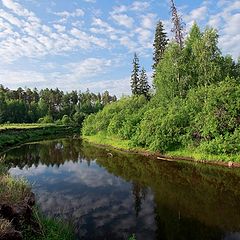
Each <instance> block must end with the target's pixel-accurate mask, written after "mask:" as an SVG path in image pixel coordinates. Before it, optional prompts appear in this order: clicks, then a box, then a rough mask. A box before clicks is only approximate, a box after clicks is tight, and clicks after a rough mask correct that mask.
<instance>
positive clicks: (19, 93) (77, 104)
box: [0, 85, 117, 125]
mask: <svg viewBox="0 0 240 240" xmlns="http://www.w3.org/2000/svg"><path fill="white" fill-rule="evenodd" d="M116 100H117V98H116V96H110V94H109V92H108V91H105V92H104V93H103V94H100V93H98V94H94V93H91V92H89V90H87V91H86V92H77V91H72V92H70V93H68V92H67V93H64V92H63V91H60V90H59V89H58V88H57V89H48V88H46V89H43V90H40V91H39V90H37V89H36V88H35V89H29V88H26V89H22V88H18V89H17V90H10V89H8V88H5V87H4V86H2V85H0V123H36V122H39V123H53V122H56V123H59V124H75V125H81V123H82V121H83V119H84V118H85V117H86V116H87V115H89V114H91V113H96V112H98V111H99V110H101V109H102V108H103V107H104V106H105V105H106V104H108V103H111V102H114V101H116Z"/></svg>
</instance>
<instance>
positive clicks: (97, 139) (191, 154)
mask: <svg viewBox="0 0 240 240" xmlns="http://www.w3.org/2000/svg"><path fill="white" fill-rule="evenodd" d="M84 139H86V140H87V141H89V142H90V143H95V144H103V145H109V146H112V147H115V148H118V149H123V150H129V151H134V152H140V153H141V152H144V153H145V152H147V153H149V154H154V152H152V151H151V150H148V149H144V148H141V147H133V146H132V144H131V141H130V140H122V139H119V138H117V137H109V136H106V135H105V134H104V133H99V134H97V135H93V136H84ZM163 155H165V156H166V157H167V156H169V157H181V158H192V159H193V160H197V161H199V160H204V161H212V162H213V161H214V162H218V161H219V162H228V161H232V162H240V156H239V155H237V154H219V155H215V154H207V153H203V152H201V151H200V150H199V149H198V148H192V149H190V148H180V149H177V150H172V151H167V152H165V153H164V154H163Z"/></svg>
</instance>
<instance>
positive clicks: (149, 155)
mask: <svg viewBox="0 0 240 240" xmlns="http://www.w3.org/2000/svg"><path fill="white" fill-rule="evenodd" d="M82 140H83V141H86V142H88V143H91V144H94V145H96V146H98V147H102V148H106V147H108V148H110V149H113V150H117V151H120V152H124V153H131V154H138V155H142V156H145V157H147V158H150V159H154V160H160V161H168V162H179V161H184V162H188V163H198V164H208V165H213V166H222V167H228V168H240V163H238V162H233V161H231V160H229V161H219V160H206V159H196V158H193V157H188V156H171V155H169V154H167V155H164V154H160V153H157V152H152V151H149V150H146V149H143V148H142V149H141V148H139V147H138V148H129V149H126V148H122V147H118V146H114V145H112V144H107V143H100V141H99V142H98V141H94V140H92V139H91V136H90V137H89V136H83V137H82ZM123 141H124V140H123Z"/></svg>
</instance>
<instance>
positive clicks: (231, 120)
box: [83, 1, 240, 154]
mask: <svg viewBox="0 0 240 240" xmlns="http://www.w3.org/2000/svg"><path fill="white" fill-rule="evenodd" d="M171 2H172V6H171V11H172V22H173V30H172V31H173V33H174V39H173V40H171V41H169V40H168V37H167V34H166V33H165V30H164V26H163V24H162V22H160V21H159V23H158V24H157V27H156V34H155V40H154V54H153V60H154V63H153V76H154V80H153V85H154V88H155V93H154V94H152V96H151V99H150V100H149V98H146V96H145V95H144V94H136V93H135V92H134V91H133V95H132V96H131V97H125V98H122V99H120V100H119V101H117V102H115V103H112V104H110V105H107V106H106V107H105V108H104V109H103V110H102V111H100V112H99V113H97V114H93V115H90V116H89V117H88V118H87V119H86V120H85V122H84V125H83V134H84V135H88V136H90V135H96V134H101V135H104V136H106V137H107V136H108V137H118V138H120V139H124V140H129V142H130V145H131V146H141V147H144V148H147V149H151V150H154V151H160V152H166V151H172V150H178V149H185V150H186V149H188V150H193V151H195V152H200V153H205V154H209V153H210V154H237V153H240V144H239V143H240V59H239V60H238V61H234V60H233V58H232V57H231V56H230V55H227V56H223V55H222V53H221V51H220V49H219V47H218V33H217V31H216V30H215V29H212V28H209V27H207V28H206V29H205V30H204V31H201V30H200V28H199V27H198V25H197V24H196V23H194V25H193V26H192V28H191V30H190V32H189V34H188V36H187V38H186V39H184V34H183V26H184V24H183V23H182V20H181V17H180V16H179V14H178V12H177V9H176V6H175V4H174V2H173V1H171Z"/></svg>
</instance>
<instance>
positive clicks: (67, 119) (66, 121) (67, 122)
mask: <svg viewBox="0 0 240 240" xmlns="http://www.w3.org/2000/svg"><path fill="white" fill-rule="evenodd" d="M71 123H72V120H71V118H70V117H69V116H68V115H64V116H63V117H62V124H63V125H70V124H71Z"/></svg>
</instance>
